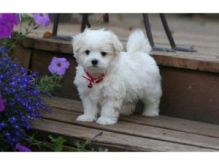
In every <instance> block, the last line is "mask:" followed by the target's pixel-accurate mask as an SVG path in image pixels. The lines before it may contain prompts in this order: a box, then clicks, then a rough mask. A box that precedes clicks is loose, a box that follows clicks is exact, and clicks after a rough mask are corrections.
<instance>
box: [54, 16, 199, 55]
mask: <svg viewBox="0 0 219 165" xmlns="http://www.w3.org/2000/svg"><path fill="white" fill-rule="evenodd" d="M142 15H143V21H144V26H145V31H146V34H147V37H148V40H149V42H150V44H151V47H152V49H153V50H155V51H166V52H174V51H182V52H195V51H196V50H194V49H193V48H192V47H190V48H184V47H179V46H177V45H176V43H175V40H174V38H173V35H172V33H171V31H170V28H169V25H168V23H167V19H166V17H165V15H164V14H160V19H161V22H162V25H163V28H164V31H165V34H166V36H167V38H168V41H169V44H170V47H171V48H163V47H158V46H156V45H155V43H154V39H153V35H152V31H151V26H150V21H149V16H148V14H142ZM89 16H90V14H88V13H87V14H82V21H81V32H83V31H84V30H85V28H87V27H88V28H90V27H91V24H90V22H89ZM107 16H108V15H107ZM59 20H60V14H54V23H53V37H54V38H57V39H63V40H71V37H69V36H59V35H57V32H58V25H59Z"/></svg>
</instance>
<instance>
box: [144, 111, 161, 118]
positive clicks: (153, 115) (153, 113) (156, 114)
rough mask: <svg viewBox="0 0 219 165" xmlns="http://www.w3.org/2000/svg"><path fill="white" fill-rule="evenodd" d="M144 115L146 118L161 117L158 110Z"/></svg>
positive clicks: (146, 112)
mask: <svg viewBox="0 0 219 165" xmlns="http://www.w3.org/2000/svg"><path fill="white" fill-rule="evenodd" d="M142 115H143V116H146V117H156V116H159V111H158V110H146V111H144V112H143V114H142Z"/></svg>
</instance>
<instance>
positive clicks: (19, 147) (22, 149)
mask: <svg viewBox="0 0 219 165" xmlns="http://www.w3.org/2000/svg"><path fill="white" fill-rule="evenodd" d="M15 149H16V150H18V151H21V152H30V151H31V150H30V149H29V148H28V147H26V146H24V145H21V144H19V143H18V144H16V146H15Z"/></svg>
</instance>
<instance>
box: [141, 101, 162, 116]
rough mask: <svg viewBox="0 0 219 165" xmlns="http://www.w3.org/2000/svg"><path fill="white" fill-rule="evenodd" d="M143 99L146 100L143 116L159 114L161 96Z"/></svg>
mask: <svg viewBox="0 0 219 165" xmlns="http://www.w3.org/2000/svg"><path fill="white" fill-rule="evenodd" d="M142 101H143V102H144V111H143V113H142V115H143V116H148V117H155V116H159V104H160V98H159V97H158V98H157V97H154V98H153V97H150V98H145V99H144V100H142Z"/></svg>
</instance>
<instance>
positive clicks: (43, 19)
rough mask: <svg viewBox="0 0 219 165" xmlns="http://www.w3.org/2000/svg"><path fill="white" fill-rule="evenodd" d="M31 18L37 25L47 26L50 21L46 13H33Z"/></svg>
mask: <svg viewBox="0 0 219 165" xmlns="http://www.w3.org/2000/svg"><path fill="white" fill-rule="evenodd" d="M33 19H34V21H35V23H36V24H37V25H39V26H48V25H49V23H50V19H49V15H48V14H46V13H34V14H33Z"/></svg>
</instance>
